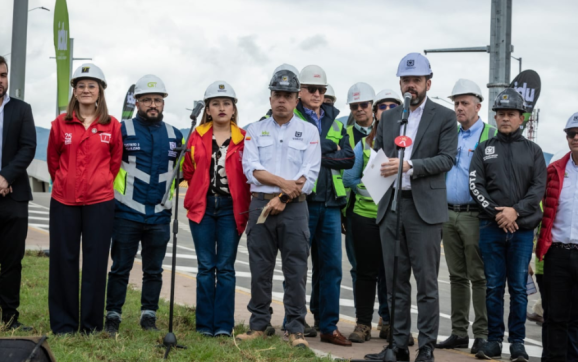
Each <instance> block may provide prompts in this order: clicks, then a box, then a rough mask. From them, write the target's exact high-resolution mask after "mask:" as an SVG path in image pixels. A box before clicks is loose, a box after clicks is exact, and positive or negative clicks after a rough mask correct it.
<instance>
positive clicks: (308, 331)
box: [303, 323, 317, 337]
mask: <svg viewBox="0 0 578 362" xmlns="http://www.w3.org/2000/svg"><path fill="white" fill-rule="evenodd" d="M303 335H304V336H305V337H317V329H315V327H311V326H310V325H309V324H307V323H305V328H304V330H303Z"/></svg>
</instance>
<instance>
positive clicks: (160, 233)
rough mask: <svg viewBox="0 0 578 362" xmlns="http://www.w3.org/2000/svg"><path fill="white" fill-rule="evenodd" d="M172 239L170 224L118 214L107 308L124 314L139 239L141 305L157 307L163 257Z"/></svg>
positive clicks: (147, 307) (146, 308)
mask: <svg viewBox="0 0 578 362" xmlns="http://www.w3.org/2000/svg"><path fill="white" fill-rule="evenodd" d="M169 239H170V227H169V224H156V225H153V224H143V223H140V222H136V221H132V220H126V219H120V218H115V219H114V228H113V233H112V249H111V252H110V255H111V257H112V267H111V268H110V272H109V273H108V290H107V293H106V310H107V311H109V312H116V313H118V314H122V306H123V305H124V302H125V299H126V288H127V285H128V278H129V276H130V271H131V270H132V267H133V263H134V258H135V256H136V253H137V251H138V244H139V242H140V243H141V244H142V251H141V256H142V270H143V285H142V294H141V309H142V310H151V311H157V310H158V309H159V296H160V293H161V288H162V286H163V277H162V273H163V260H164V259H165V254H166V251H167V243H168V242H169Z"/></svg>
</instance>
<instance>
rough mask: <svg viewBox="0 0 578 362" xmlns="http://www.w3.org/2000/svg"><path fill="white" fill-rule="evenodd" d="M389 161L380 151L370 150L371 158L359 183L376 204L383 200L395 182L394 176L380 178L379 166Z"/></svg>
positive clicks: (381, 150)
mask: <svg viewBox="0 0 578 362" xmlns="http://www.w3.org/2000/svg"><path fill="white" fill-rule="evenodd" d="M388 161H389V158H387V156H386V155H385V153H384V152H383V149H380V150H379V151H378V152H377V153H376V152H375V151H374V150H371V156H370V158H369V162H367V166H366V167H365V170H363V177H362V178H361V182H363V184H364V185H365V188H366V189H367V191H368V192H369V194H370V195H371V198H372V199H373V201H374V202H375V203H376V204H379V201H381V199H382V198H383V195H385V193H386V192H387V190H388V189H389V188H390V187H391V185H392V184H393V182H394V181H395V177H396V175H395V174H394V175H391V176H389V177H383V176H381V170H380V169H381V164H382V163H386V162H388Z"/></svg>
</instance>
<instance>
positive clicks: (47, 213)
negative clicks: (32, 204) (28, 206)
mask: <svg viewBox="0 0 578 362" xmlns="http://www.w3.org/2000/svg"><path fill="white" fill-rule="evenodd" d="M28 212H29V213H32V214H42V215H49V214H50V212H48V211H36V210H28Z"/></svg>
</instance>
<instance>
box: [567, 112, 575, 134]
mask: <svg viewBox="0 0 578 362" xmlns="http://www.w3.org/2000/svg"><path fill="white" fill-rule="evenodd" d="M577 127H578V112H576V113H574V114H573V115H571V116H570V118H568V122H566V127H564V131H565V130H567V129H570V128H577Z"/></svg>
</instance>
